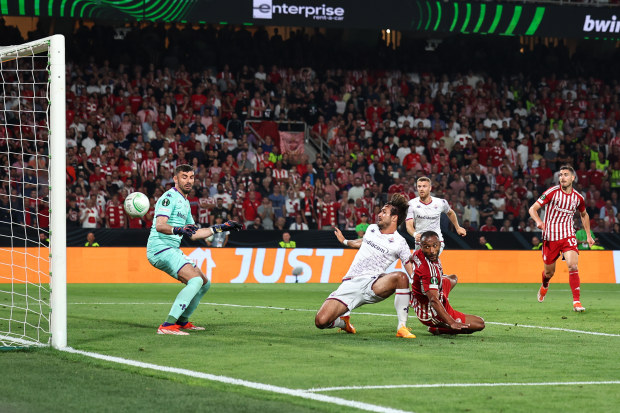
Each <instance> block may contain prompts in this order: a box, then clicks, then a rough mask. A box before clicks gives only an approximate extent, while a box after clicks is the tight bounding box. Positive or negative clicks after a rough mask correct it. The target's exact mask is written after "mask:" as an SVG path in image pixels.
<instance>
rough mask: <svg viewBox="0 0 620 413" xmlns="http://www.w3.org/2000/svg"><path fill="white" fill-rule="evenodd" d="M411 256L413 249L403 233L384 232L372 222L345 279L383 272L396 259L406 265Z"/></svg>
mask: <svg viewBox="0 0 620 413" xmlns="http://www.w3.org/2000/svg"><path fill="white" fill-rule="evenodd" d="M410 256H411V250H410V249H409V245H407V241H406V240H405V238H403V236H402V235H400V234H399V233H398V232H394V233H392V234H382V233H381V231H380V230H379V227H378V226H377V224H371V225H369V226H368V229H367V230H366V233H365V234H364V238H362V246H361V247H360V249H359V251H358V252H357V254H355V258H354V259H353V263H352V264H351V267H349V271H347V274H346V275H345V276H344V278H343V280H347V279H351V278H357V277H372V276H375V275H379V274H383V273H384V272H385V270H386V269H387V268H388V267H389V266H390V265H392V263H394V261H396V260H397V259H400V260H401V262H402V263H403V265H404V264H405V263H406V262H407V260H408V259H409V257H410Z"/></svg>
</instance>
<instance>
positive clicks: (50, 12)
mask: <svg viewBox="0 0 620 413" xmlns="http://www.w3.org/2000/svg"><path fill="white" fill-rule="evenodd" d="M49 1H50V2H49V4H48V5H47V13H48V15H49V16H50V17H51V16H53V15H54V0H49Z"/></svg>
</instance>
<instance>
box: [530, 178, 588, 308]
mask: <svg viewBox="0 0 620 413" xmlns="http://www.w3.org/2000/svg"><path fill="white" fill-rule="evenodd" d="M573 181H575V170H574V169H573V168H572V167H571V166H562V167H560V185H556V186H554V187H551V188H549V189H547V191H545V193H543V194H542V195H541V196H540V198H538V200H537V201H536V202H535V203H534V205H532V206H531V207H530V216H531V217H532V218H533V219H534V221H536V226H537V227H538V228H540V229H541V230H542V231H543V247H542V253H543V262H544V264H545V269H544V271H543V273H542V285H541V286H540V289H539V291H538V302H541V303H542V302H543V300H544V299H545V295H546V294H547V291H548V289H549V280H551V277H553V274H555V262H556V260H557V259H558V258H559V257H560V254H563V255H564V259H565V260H566V265H568V282H569V284H570V288H571V290H572V292H573V310H574V311H578V312H581V311H585V308H584V307H583V306H582V305H581V301H580V298H579V292H580V291H579V284H580V281H579V271H578V269H577V262H578V259H579V250H578V249H577V239H576V238H575V228H574V226H573V217H574V216H575V212H576V211H577V210H578V211H579V214H580V217H581V222H582V224H583V228H584V229H585V231H586V234H587V237H588V239H587V242H588V244H589V245H590V246H592V245H593V244H594V240H593V239H592V237H591V236H590V217H589V215H588V213H587V212H586V205H585V201H584V199H583V196H581V194H580V193H579V192H577V191H576V190H575V189H573ZM544 206H546V208H545V222H543V221H542V220H541V219H540V216H539V215H538V210H539V209H541V208H542V207H544Z"/></svg>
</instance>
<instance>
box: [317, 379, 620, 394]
mask: <svg viewBox="0 0 620 413" xmlns="http://www.w3.org/2000/svg"><path fill="white" fill-rule="evenodd" d="M590 384H620V380H609V381H558V382H543V383H436V384H394V385H385V386H342V387H319V388H313V389H308V390H306V391H307V392H323V391H340V390H380V389H413V388H437V387H507V386H582V385H590Z"/></svg>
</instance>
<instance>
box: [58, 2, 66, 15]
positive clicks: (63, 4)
mask: <svg viewBox="0 0 620 413" xmlns="http://www.w3.org/2000/svg"><path fill="white" fill-rule="evenodd" d="M66 4H67V0H62V3H60V17H65V5H66Z"/></svg>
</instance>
